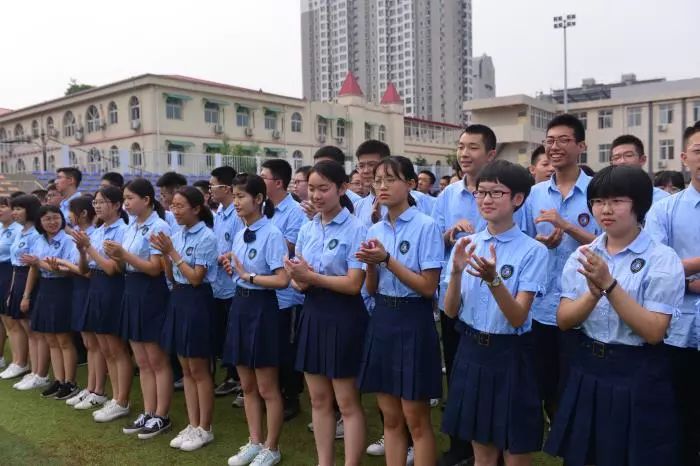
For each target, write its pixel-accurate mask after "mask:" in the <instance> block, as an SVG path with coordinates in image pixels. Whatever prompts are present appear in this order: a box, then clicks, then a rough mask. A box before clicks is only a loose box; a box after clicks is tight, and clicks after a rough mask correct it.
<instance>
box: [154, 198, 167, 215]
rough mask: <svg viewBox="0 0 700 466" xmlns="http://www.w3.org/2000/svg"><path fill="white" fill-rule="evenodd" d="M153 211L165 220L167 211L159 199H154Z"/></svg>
mask: <svg viewBox="0 0 700 466" xmlns="http://www.w3.org/2000/svg"><path fill="white" fill-rule="evenodd" d="M153 211H154V212H155V213H157V214H158V216H159V217H160V218H161V220H165V209H164V208H163V204H161V203H160V201H158V200H157V199H153Z"/></svg>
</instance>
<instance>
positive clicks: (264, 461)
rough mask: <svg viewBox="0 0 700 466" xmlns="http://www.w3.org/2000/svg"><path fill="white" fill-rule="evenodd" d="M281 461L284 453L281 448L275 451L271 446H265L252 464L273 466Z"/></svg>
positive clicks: (254, 465) (251, 465) (252, 465)
mask: <svg viewBox="0 0 700 466" xmlns="http://www.w3.org/2000/svg"><path fill="white" fill-rule="evenodd" d="M280 461H282V454H281V453H280V451H279V450H277V451H273V450H270V449H269V448H263V449H262V450H261V451H260V453H258V456H256V457H255V459H254V460H253V462H252V463H250V466H272V465H273V464H277V463H279V462H280Z"/></svg>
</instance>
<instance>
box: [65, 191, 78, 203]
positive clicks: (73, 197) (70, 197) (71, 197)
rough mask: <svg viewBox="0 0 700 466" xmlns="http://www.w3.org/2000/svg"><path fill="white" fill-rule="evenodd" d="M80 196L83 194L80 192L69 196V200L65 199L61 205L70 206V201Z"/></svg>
mask: <svg viewBox="0 0 700 466" xmlns="http://www.w3.org/2000/svg"><path fill="white" fill-rule="evenodd" d="M80 196H82V194H81V193H80V191H76V192H74V193H73V194H72V195H71V196H68V198H67V199H63V200H62V201H61V203H62V204H64V203H65V204H68V203H69V202H70V201H72V200H73V199H75V198H78V197H80Z"/></svg>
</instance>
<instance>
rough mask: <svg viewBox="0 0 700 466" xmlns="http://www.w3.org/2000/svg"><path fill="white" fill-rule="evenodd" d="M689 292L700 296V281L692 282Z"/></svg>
mask: <svg viewBox="0 0 700 466" xmlns="http://www.w3.org/2000/svg"><path fill="white" fill-rule="evenodd" d="M688 291H690V292H691V293H695V294H700V280H690V283H688Z"/></svg>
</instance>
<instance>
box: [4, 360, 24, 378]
mask: <svg viewBox="0 0 700 466" xmlns="http://www.w3.org/2000/svg"><path fill="white" fill-rule="evenodd" d="M29 371H30V369H29V366H24V367H21V366H18V365H17V364H15V363H14V362H13V363H10V365H9V366H7V369H5V370H4V371H2V374H0V379H3V380H10V379H14V378H17V377H19V376H20V375H24V374H26V373H27V372H29Z"/></svg>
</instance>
